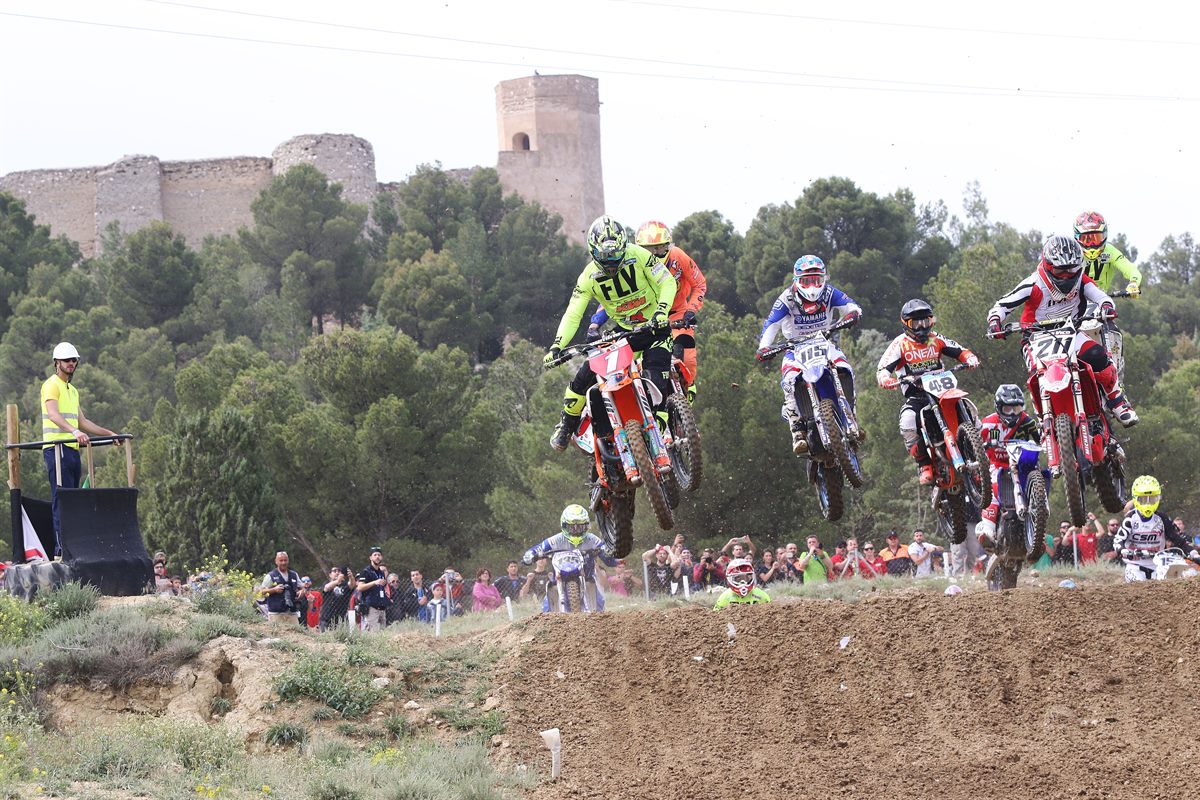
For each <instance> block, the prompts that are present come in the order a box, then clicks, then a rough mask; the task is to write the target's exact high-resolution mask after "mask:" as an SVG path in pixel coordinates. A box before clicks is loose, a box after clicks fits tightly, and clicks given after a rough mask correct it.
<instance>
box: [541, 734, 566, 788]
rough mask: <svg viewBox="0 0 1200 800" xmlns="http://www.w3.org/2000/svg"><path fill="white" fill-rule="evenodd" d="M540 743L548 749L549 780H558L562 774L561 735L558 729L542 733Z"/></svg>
mask: <svg viewBox="0 0 1200 800" xmlns="http://www.w3.org/2000/svg"><path fill="white" fill-rule="evenodd" d="M541 733H542V741H543V742H545V743H546V747H548V748H550V779H551V780H555V781H556V780H558V776H559V775H561V774H562V734H561V733H560V732H559V730H558V728H551V729H550V730H547V731H542V732H541Z"/></svg>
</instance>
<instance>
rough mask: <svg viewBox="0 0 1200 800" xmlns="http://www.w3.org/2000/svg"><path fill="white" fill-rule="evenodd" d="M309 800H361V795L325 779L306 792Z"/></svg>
mask: <svg viewBox="0 0 1200 800" xmlns="http://www.w3.org/2000/svg"><path fill="white" fill-rule="evenodd" d="M308 797H309V800H362V795H361V794H360V793H358V792H356V791H355V790H353V789H351V788H350V787H349V786H346V785H345V784H343V783H341V782H340V781H337V780H334V779H333V778H325V779H324V780H322V781H321V782H319V783H318V784H316V785H315V786H313V787H312V788H311V789H309V791H308Z"/></svg>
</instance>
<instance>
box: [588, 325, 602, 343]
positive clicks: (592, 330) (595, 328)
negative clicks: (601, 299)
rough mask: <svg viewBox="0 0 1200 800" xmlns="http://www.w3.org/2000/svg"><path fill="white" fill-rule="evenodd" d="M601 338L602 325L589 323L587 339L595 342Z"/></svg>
mask: <svg viewBox="0 0 1200 800" xmlns="http://www.w3.org/2000/svg"><path fill="white" fill-rule="evenodd" d="M599 338H600V326H599V325H588V329H587V340H588V341H589V342H594V341H596V340H597V339H599Z"/></svg>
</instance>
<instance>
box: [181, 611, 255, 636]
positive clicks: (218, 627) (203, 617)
mask: <svg viewBox="0 0 1200 800" xmlns="http://www.w3.org/2000/svg"><path fill="white" fill-rule="evenodd" d="M248 635H249V634H248V633H247V632H246V627H245V626H244V625H242V624H241V623H240V622H236V621H234V620H232V619H230V618H229V617H225V616H221V615H219V614H198V615H196V616H195V617H193V618H192V619H191V620H190V621H189V622H188V624H187V627H186V628H185V629H184V636H186V637H188V638H190V639H195V640H196V641H197V642H208V641H211V640H213V639H216V638H217V637H218V636H233V637H235V638H239V639H244V638H246V637H247V636H248Z"/></svg>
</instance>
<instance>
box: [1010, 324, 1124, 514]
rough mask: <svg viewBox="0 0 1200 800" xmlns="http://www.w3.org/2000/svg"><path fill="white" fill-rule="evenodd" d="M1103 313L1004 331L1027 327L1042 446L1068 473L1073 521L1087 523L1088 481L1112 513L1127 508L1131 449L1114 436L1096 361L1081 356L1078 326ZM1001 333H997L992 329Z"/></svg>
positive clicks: (1054, 464)
mask: <svg viewBox="0 0 1200 800" xmlns="http://www.w3.org/2000/svg"><path fill="white" fill-rule="evenodd" d="M1089 319H1094V320H1100V319H1101V317H1100V315H1099V314H1084V315H1082V316H1079V317H1070V318H1065V319H1056V320H1046V321H1045V322H1033V323H1020V322H1015V323H1010V324H1008V325H1005V326H1003V327H1002V328H1001V331H1002V333H1004V334H1008V333H1015V332H1017V331H1021V332H1023V333H1024V334H1025V335H1026V337H1027V341H1026V343H1025V346H1026V347H1027V348H1029V355H1030V360H1031V361H1032V362H1033V374H1031V375H1030V376H1029V380H1028V385H1029V394H1030V395H1031V396H1032V397H1033V405H1034V408H1035V409H1036V410H1037V414H1038V416H1039V417H1040V418H1041V422H1042V446H1043V447H1044V448H1045V450H1046V453H1047V455H1048V457H1049V462H1050V469H1051V470H1052V471H1055V472H1057V473H1058V474H1061V475H1062V478H1063V489H1064V490H1065V492H1066V495H1067V508H1068V510H1069V511H1070V514H1071V524H1073V525H1080V526H1081V525H1084V524H1085V523H1086V522H1087V507H1086V505H1085V502H1084V494H1083V488H1084V486H1085V484H1088V483H1090V484H1092V485H1093V486H1094V487H1096V494H1097V495H1099V496H1100V503H1101V505H1103V506H1104V509H1105V510H1106V511H1108V512H1110V513H1113V514H1115V513H1118V512H1120V511H1123V510H1124V508H1125V502H1126V500H1128V497H1127V496H1126V486H1125V466H1124V464H1125V451H1124V450H1122V449H1121V445H1120V444H1119V443H1118V442H1117V440H1116V437H1114V436H1113V431H1112V426H1111V425H1110V424H1109V420H1108V415H1107V414H1106V413H1105V410H1106V406H1105V403H1104V396H1103V393H1102V391H1101V389H1100V385H1099V383H1097V382H1096V376H1095V374H1094V373H1093V372H1092V368H1091V366H1090V365H1089V364H1088V363H1087V362H1085V361H1081V360H1080V359H1079V358H1078V357H1077V349H1076V347H1075V346H1074V345H1075V340H1076V336H1078V335H1079V334H1078V325H1079V323H1080V322H1082V321H1084V320H1089ZM989 335H991V336H993V337H994V336H995V334H989Z"/></svg>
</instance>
